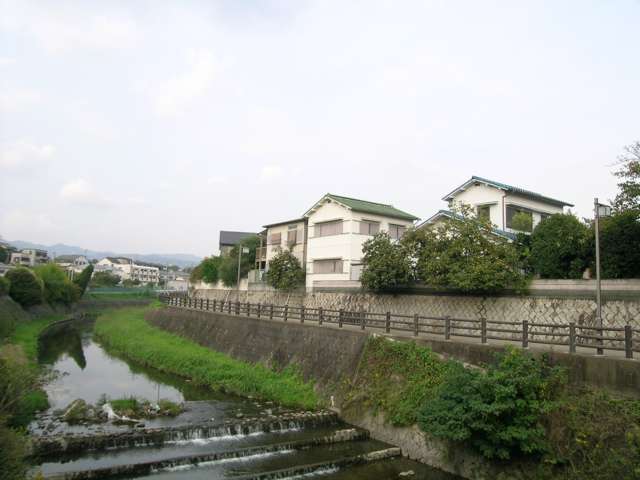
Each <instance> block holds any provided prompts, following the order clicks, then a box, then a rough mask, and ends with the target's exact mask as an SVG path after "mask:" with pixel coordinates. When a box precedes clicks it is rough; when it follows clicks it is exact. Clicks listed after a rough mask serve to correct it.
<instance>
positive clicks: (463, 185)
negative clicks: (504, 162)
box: [443, 175, 573, 207]
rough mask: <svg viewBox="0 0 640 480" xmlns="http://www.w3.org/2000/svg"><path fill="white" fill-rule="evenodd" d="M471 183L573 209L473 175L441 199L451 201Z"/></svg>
mask: <svg viewBox="0 0 640 480" xmlns="http://www.w3.org/2000/svg"><path fill="white" fill-rule="evenodd" d="M473 182H481V183H486V184H487V185H491V186H492V187H495V188H499V189H500V190H505V191H507V192H511V193H515V194H517V195H522V196H524V197H529V198H533V199H537V200H541V201H545V202H549V203H553V204H555V205H558V206H567V207H573V204H571V203H568V202H565V201H563V200H558V199H557V198H551V197H547V196H546V195H542V194H540V193H536V192H532V191H531V190H526V189H524V188H520V187H514V186H513V185H508V184H506V183H502V182H495V181H493V180H489V179H487V178H483V177H477V176H475V175H474V176H472V177H471V180H467V181H466V182H465V183H463V184H462V185H460V186H459V187H458V188H456V189H455V190H454V191H452V192H451V193H449V194H447V195H446V196H445V197H443V200H445V201H448V200H451V199H452V198H453V195H454V194H455V193H456V192H457V191H459V190H463V189H465V188H466V187H467V186H468V185H470V184H472V183H473Z"/></svg>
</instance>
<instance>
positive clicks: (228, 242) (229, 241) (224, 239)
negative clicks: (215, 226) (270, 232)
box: [218, 230, 257, 255]
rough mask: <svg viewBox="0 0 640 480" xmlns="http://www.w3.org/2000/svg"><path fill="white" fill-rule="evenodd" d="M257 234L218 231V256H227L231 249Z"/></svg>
mask: <svg viewBox="0 0 640 480" xmlns="http://www.w3.org/2000/svg"><path fill="white" fill-rule="evenodd" d="M256 235H257V233H253V232H231V231H227V230H221V231H220V241H219V243H218V247H219V249H220V255H227V254H228V253H229V252H230V251H231V249H232V248H233V247H235V246H236V245H237V244H238V243H240V242H241V241H242V240H244V239H245V238H248V237H255V236H256Z"/></svg>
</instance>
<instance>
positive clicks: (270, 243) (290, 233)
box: [256, 218, 307, 270]
mask: <svg viewBox="0 0 640 480" xmlns="http://www.w3.org/2000/svg"><path fill="white" fill-rule="evenodd" d="M263 228H264V229H265V234H264V235H262V236H261V238H262V239H263V242H264V245H261V246H260V249H261V251H263V252H264V253H263V254H262V253H261V254H260V255H258V254H256V259H260V260H262V258H264V262H265V267H264V268H265V270H269V262H271V260H272V259H273V257H275V256H276V255H277V254H278V253H279V252H280V251H282V250H289V251H291V253H292V254H293V255H294V256H295V257H296V258H297V259H298V261H299V262H300V265H302V268H305V265H306V253H307V219H306V218H296V219H294V220H289V221H286V222H277V223H272V224H269V225H264V227H263Z"/></svg>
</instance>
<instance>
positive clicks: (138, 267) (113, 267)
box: [95, 257, 160, 284]
mask: <svg viewBox="0 0 640 480" xmlns="http://www.w3.org/2000/svg"><path fill="white" fill-rule="evenodd" d="M95 271H96V272H110V273H113V274H114V275H117V276H119V277H120V279H121V280H132V281H135V280H138V281H139V282H140V283H144V284H147V283H158V282H159V281H160V269H159V268H158V267H154V266H150V265H143V264H136V263H134V262H133V260H132V259H130V258H124V257H105V258H103V259H102V260H100V261H99V262H98V263H97V264H96V267H95Z"/></svg>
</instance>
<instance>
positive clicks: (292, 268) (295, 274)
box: [267, 250, 304, 291]
mask: <svg viewBox="0 0 640 480" xmlns="http://www.w3.org/2000/svg"><path fill="white" fill-rule="evenodd" d="M267 283H268V284H269V285H271V286H272V287H273V288H275V289H276V290H287V291H288V290H293V289H294V288H296V287H299V286H300V285H303V284H304V270H302V266H301V265H300V261H299V260H298V259H297V258H296V256H295V255H294V254H293V253H291V251H289V250H281V251H280V252H278V253H277V254H276V256H275V257H273V258H272V259H271V261H270V262H269V271H268V272H267Z"/></svg>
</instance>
